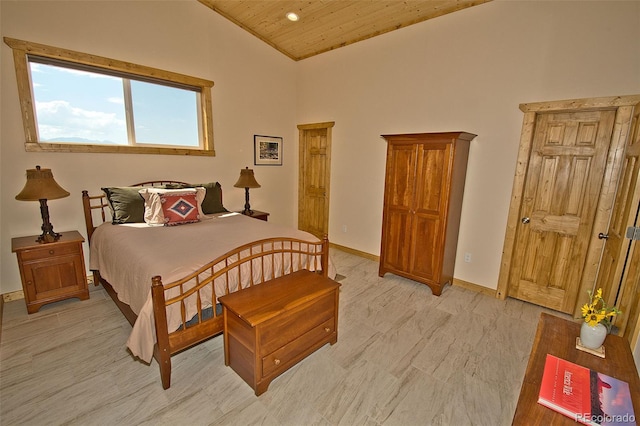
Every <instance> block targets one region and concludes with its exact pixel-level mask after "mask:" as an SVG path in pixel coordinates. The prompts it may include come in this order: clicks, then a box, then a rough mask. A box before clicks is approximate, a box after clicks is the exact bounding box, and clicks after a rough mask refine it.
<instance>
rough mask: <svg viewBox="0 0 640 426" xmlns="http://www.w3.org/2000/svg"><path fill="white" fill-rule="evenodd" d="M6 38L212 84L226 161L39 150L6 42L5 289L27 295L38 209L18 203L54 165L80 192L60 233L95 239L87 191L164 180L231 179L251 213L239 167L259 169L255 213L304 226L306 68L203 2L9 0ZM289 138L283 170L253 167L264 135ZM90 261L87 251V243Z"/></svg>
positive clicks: (1, 149) (2, 137)
mask: <svg viewBox="0 0 640 426" xmlns="http://www.w3.org/2000/svg"><path fill="white" fill-rule="evenodd" d="M0 10H1V14H0V16H1V24H2V25H1V33H2V36H3V37H12V38H17V39H22V40H27V41H31V42H37V43H44V44H48V45H51V46H56V47H62V48H66V49H72V50H78V51H81V52H86V53H92V54H96V55H101V56H106V57H111V58H115V59H120V60H124V61H130V62H134V63H137V64H141V65H147V66H151V67H156V68H160V69H166V70H170V71H174V72H179V73H184V74H189V75H193V76H196V77H201V78H205V79H209V80H213V81H214V82H215V85H214V87H213V89H212V95H213V125H214V139H215V148H216V153H217V156H216V157H179V156H154V155H122V154H79V153H73V154H64V153H28V152H25V150H24V131H23V127H22V118H21V116H20V109H19V103H18V93H17V86H16V79H15V72H14V64H13V58H12V52H11V49H10V48H9V47H8V46H7V45H6V44H4V43H2V54H1V59H0V60H1V70H2V71H1V76H0V91H1V93H2V101H1V109H0V111H1V116H0V119H1V120H2V124H3V126H2V129H1V131H0V165H1V167H0V218H1V219H2V220H1V221H0V246H1V248H0V250H1V253H0V262H1V263H0V266H1V275H0V293H8V292H12V291H16V290H19V289H21V284H20V276H19V271H18V266H17V262H16V258H15V254H12V253H11V248H10V247H11V244H10V240H11V238H12V237H16V236H25V235H37V234H39V233H40V232H41V231H40V225H41V223H42V221H41V219H40V211H39V206H38V203H28V202H21V201H16V200H15V199H14V197H15V195H16V194H17V193H18V192H20V190H21V189H22V187H23V186H24V183H25V170H26V169H29V168H33V167H35V165H36V164H38V165H41V166H42V167H47V168H51V169H52V170H53V173H54V176H55V178H56V180H57V182H58V183H59V184H60V185H61V186H62V187H64V188H65V189H66V190H68V191H69V192H70V193H71V196H70V197H68V198H64V199H60V200H53V201H51V202H49V210H50V213H51V221H52V223H53V225H54V229H55V230H56V231H58V232H60V231H65V230H71V229H78V230H80V231H81V232H82V234H83V235H86V231H85V229H84V222H83V220H84V219H83V217H82V207H81V206H82V204H81V191H82V190H83V189H87V190H89V191H90V192H92V193H97V192H99V190H100V187H101V186H112V185H127V184H131V183H134V182H139V181H145V180H152V179H158V178H173V179H178V180H185V181H212V180H218V181H220V182H221V184H222V186H223V190H224V204H225V206H226V207H227V208H229V209H242V208H243V206H244V190H242V189H238V188H234V187H233V184H234V183H235V181H236V180H237V179H238V177H239V175H240V169H241V168H244V167H245V166H250V167H253V168H254V170H255V173H256V179H257V180H258V182H259V183H260V184H261V185H262V188H260V189H256V190H252V191H251V206H252V207H254V208H256V209H259V210H264V211H269V212H271V216H270V218H269V220H270V221H273V222H279V223H283V224H294V223H295V217H296V214H297V210H296V199H297V198H296V197H297V180H296V179H297V150H296V147H295V146H296V142H297V129H296V127H295V106H296V105H295V103H296V95H295V90H296V86H295V80H296V73H295V70H296V63H295V62H294V61H292V60H290V59H289V58H287V57H286V56H284V55H282V54H281V53H279V52H278V51H276V50H275V49H273V48H271V47H269V46H268V45H267V44H265V43H263V42H262V41H260V40H258V39H256V38H255V37H253V36H251V35H250V34H248V33H247V32H245V31H244V30H242V29H240V28H239V27H237V26H235V25H233V24H231V23H230V22H229V21H227V20H226V19H224V18H222V17H220V16H219V15H217V14H216V13H214V12H213V11H211V10H210V9H208V8H206V7H205V6H204V5H202V4H200V3H198V2H196V1H172V2H167V1H155V2H148V1H144V2H142V1H138V2H124V1H119V2H113V1H73V2H66V1H42V2H38V1H5V0H3V1H1V2H0ZM254 134H262V135H270V136H282V137H283V138H284V165H283V166H282V167H273V166H271V167H265V166H262V167H261V166H253V135H254ZM85 255H86V256H87V255H88V249H87V247H85Z"/></svg>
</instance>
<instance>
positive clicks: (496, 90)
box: [297, 0, 640, 289]
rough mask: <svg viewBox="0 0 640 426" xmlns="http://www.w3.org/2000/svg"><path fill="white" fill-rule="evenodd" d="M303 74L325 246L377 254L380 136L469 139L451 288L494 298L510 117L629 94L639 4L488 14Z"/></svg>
mask: <svg viewBox="0 0 640 426" xmlns="http://www.w3.org/2000/svg"><path fill="white" fill-rule="evenodd" d="M299 65H300V66H299V69H298V72H299V76H300V83H299V86H298V93H297V95H298V105H299V110H298V122H299V123H308V122H320V121H335V123H336V124H335V127H334V128H333V145H332V166H331V177H332V184H331V201H330V202H331V206H330V216H329V227H330V232H329V239H330V240H331V241H332V242H334V243H337V244H340V245H344V246H347V247H351V248H354V249H358V250H361V251H364V252H367V253H372V254H375V255H378V254H379V252H380V237H381V223H382V203H383V187H384V170H385V164H384V163H385V152H386V151H385V150H386V144H385V141H384V139H382V138H381V137H380V135H382V134H393V133H412V132H437V131H458V130H462V131H467V132H471V133H475V134H477V135H478V137H477V138H476V139H475V140H474V141H473V142H472V145H471V153H470V160H469V167H468V172H467V183H466V191H465V197H464V203H463V212H462V222H461V228H460V237H459V244H458V256H457V258H458V259H462V258H463V257H464V253H465V252H468V253H471V254H472V262H471V263H464V262H462V261H461V260H459V261H458V262H457V263H456V269H455V277H456V278H458V279H461V280H464V281H467V282H471V283H474V284H478V285H481V286H485V287H489V288H493V289H495V288H496V286H497V279H498V273H499V268H500V260H501V256H502V245H503V240H504V235H505V227H506V219H507V213H508V209H509V201H510V196H511V187H512V182H513V175H514V171H515V163H516V156H517V151H518V143H519V137H520V130H521V126H522V113H521V112H520V110H519V108H518V106H519V104H521V103H526V102H540V101H550V100H560V99H573V98H588V97H598V96H610V95H629V94H639V93H640V2H612V1H607V2H591V1H586V2H583V1H571V2H546V1H527V2H523V1H514V2H511V1H500V0H496V1H493V2H490V3H486V4H482V5H479V6H476V7H472V8H469V9H465V10H463V11H460V12H456V13H453V14H450V15H446V16H442V17H439V18H436V19H433V20H431V21H427V22H424V23H421V24H417V25H414V26H411V27H408V28H404V29H401V30H398V31H394V32H392V33H388V34H384V35H382V36H379V37H376V38H373V39H370V40H366V41H363V42H360V43H356V44H354V45H350V46H347V47H344V48H341V49H338V50H335V51H332V52H328V53H325V54H322V55H319V56H316V57H312V58H309V59H306V60H304V61H301V62H300V64H299ZM342 225H347V232H346V233H343V232H342Z"/></svg>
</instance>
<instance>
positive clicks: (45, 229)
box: [36, 198, 60, 244]
mask: <svg viewBox="0 0 640 426" xmlns="http://www.w3.org/2000/svg"><path fill="white" fill-rule="evenodd" d="M40 214H41V215H42V227H41V228H40V229H42V234H40V236H39V237H38V239H37V240H36V242H38V243H41V244H44V243H53V242H55V241H58V240H59V239H60V234H59V233H57V232H53V225H52V224H51V222H50V221H49V207H48V206H47V200H46V199H44V198H43V199H40Z"/></svg>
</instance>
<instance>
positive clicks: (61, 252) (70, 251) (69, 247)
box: [20, 244, 80, 262]
mask: <svg viewBox="0 0 640 426" xmlns="http://www.w3.org/2000/svg"><path fill="white" fill-rule="evenodd" d="M79 252H80V244H60V245H56V246H54V247H41V248H34V249H30V250H23V251H22V252H20V258H21V259H22V260H23V261H25V262H27V261H29V260H45V259H49V258H52V257H56V256H67V255H75V254H78V253H79Z"/></svg>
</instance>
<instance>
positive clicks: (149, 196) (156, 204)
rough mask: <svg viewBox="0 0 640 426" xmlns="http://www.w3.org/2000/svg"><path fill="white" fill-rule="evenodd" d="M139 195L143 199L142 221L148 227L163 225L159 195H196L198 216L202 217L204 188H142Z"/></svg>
mask: <svg viewBox="0 0 640 426" xmlns="http://www.w3.org/2000/svg"><path fill="white" fill-rule="evenodd" d="M139 192H140V195H141V196H142V198H143V199H144V221H145V222H146V223H147V224H148V225H164V224H165V220H164V213H163V210H162V203H161V202H160V195H161V194H196V201H197V202H198V215H199V216H200V219H202V217H204V213H203V212H202V208H201V204H202V200H203V199H204V197H205V189H204V188H185V189H164V188H151V187H149V188H142V189H140V190H139Z"/></svg>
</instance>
